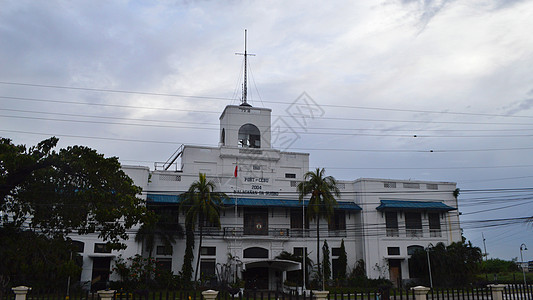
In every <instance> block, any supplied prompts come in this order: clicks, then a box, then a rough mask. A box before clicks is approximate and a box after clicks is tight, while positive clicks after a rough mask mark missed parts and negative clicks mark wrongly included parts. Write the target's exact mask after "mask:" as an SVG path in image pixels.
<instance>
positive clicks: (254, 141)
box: [239, 123, 261, 148]
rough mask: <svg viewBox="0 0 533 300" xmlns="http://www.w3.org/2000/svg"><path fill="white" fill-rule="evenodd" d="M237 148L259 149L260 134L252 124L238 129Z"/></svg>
mask: <svg viewBox="0 0 533 300" xmlns="http://www.w3.org/2000/svg"><path fill="white" fill-rule="evenodd" d="M239 146H240V147H243V148H261V132H260V131H259V129H258V128H257V127H256V126H255V125H253V124H250V123H248V124H244V125H242V126H241V128H240V129H239Z"/></svg>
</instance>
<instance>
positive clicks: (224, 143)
mask: <svg viewBox="0 0 533 300" xmlns="http://www.w3.org/2000/svg"><path fill="white" fill-rule="evenodd" d="M220 143H221V144H222V145H226V130H224V128H222V134H221V135H220Z"/></svg>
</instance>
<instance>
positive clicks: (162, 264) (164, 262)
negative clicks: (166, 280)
mask: <svg viewBox="0 0 533 300" xmlns="http://www.w3.org/2000/svg"><path fill="white" fill-rule="evenodd" d="M156 265H157V269H159V270H160V271H168V272H172V258H158V259H156Z"/></svg>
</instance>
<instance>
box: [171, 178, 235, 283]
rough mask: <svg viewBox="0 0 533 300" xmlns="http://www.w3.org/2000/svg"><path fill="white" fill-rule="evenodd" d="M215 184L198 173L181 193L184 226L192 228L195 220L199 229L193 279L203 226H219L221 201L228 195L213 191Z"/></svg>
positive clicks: (198, 262)
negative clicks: (193, 180) (195, 179)
mask: <svg viewBox="0 0 533 300" xmlns="http://www.w3.org/2000/svg"><path fill="white" fill-rule="evenodd" d="M215 188H216V185H215V183H214V182H213V181H208V180H207V178H206V176H205V174H203V173H200V174H199V178H198V180H197V181H195V182H193V183H192V184H191V186H190V187H189V190H188V191H187V192H185V193H184V194H183V202H182V203H181V209H182V210H183V211H185V212H186V215H185V224H186V225H185V226H186V227H187V228H189V227H188V226H190V228H192V229H193V230H194V226H195V224H196V222H198V227H199V229H200V242H199V243H198V244H199V245H198V258H197V261H196V271H195V273H194V281H197V280H198V268H199V266H200V254H201V249H202V239H203V227H204V225H205V224H206V223H209V224H211V225H215V226H216V227H218V228H220V209H221V207H222V201H223V200H224V199H228V196H227V195H226V194H224V193H221V192H215V191H214V190H215Z"/></svg>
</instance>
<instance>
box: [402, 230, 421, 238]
mask: <svg viewBox="0 0 533 300" xmlns="http://www.w3.org/2000/svg"><path fill="white" fill-rule="evenodd" d="M405 233H406V235H407V237H422V236H423V232H422V229H419V228H407V229H405Z"/></svg>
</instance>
